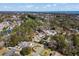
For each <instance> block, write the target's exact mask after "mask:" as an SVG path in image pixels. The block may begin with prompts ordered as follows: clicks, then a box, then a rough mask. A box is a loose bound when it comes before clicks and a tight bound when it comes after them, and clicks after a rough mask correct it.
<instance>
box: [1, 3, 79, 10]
mask: <svg viewBox="0 0 79 59" xmlns="http://www.w3.org/2000/svg"><path fill="white" fill-rule="evenodd" d="M0 11H79V3H0Z"/></svg>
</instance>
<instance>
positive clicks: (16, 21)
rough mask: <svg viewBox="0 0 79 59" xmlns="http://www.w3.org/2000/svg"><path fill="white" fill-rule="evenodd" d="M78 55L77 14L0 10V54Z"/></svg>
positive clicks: (78, 19) (78, 20) (78, 17)
mask: <svg viewBox="0 0 79 59" xmlns="http://www.w3.org/2000/svg"><path fill="white" fill-rule="evenodd" d="M69 55H70V56H76V55H79V15H77V14H54V13H18V12H17V13H0V56H69Z"/></svg>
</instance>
